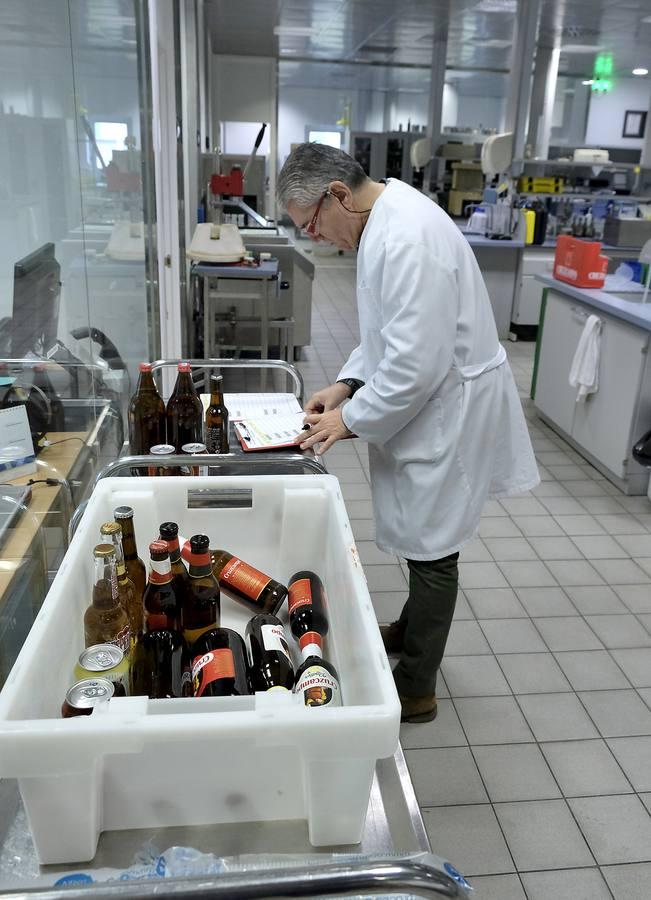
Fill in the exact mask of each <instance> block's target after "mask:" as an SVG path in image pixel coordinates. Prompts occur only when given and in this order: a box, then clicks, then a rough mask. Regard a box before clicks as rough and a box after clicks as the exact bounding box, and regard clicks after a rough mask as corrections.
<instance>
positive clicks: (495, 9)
mask: <svg viewBox="0 0 651 900" xmlns="http://www.w3.org/2000/svg"><path fill="white" fill-rule="evenodd" d="M475 10H476V11H477V12H484V13H516V12H517V11H518V0H479V3H478V4H477V6H476V7H475Z"/></svg>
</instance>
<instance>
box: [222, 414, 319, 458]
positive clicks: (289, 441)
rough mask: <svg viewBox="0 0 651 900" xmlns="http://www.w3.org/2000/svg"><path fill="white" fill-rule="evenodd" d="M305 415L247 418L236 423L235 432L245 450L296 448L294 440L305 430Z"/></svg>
mask: <svg viewBox="0 0 651 900" xmlns="http://www.w3.org/2000/svg"><path fill="white" fill-rule="evenodd" d="M304 419H305V413H304V412H303V411H302V410H301V412H296V413H292V414H290V415H284V416H279V415H276V416H271V415H268V416H261V417H259V418H253V417H250V418H249V417H247V418H246V419H243V420H242V421H241V422H236V423H235V430H236V432H237V436H238V438H239V439H240V443H241V444H242V447H243V449H244V450H273V449H276V448H278V447H294V446H296V445H295V444H294V438H295V437H296V436H297V435H298V434H300V433H301V431H302V430H303V420H304Z"/></svg>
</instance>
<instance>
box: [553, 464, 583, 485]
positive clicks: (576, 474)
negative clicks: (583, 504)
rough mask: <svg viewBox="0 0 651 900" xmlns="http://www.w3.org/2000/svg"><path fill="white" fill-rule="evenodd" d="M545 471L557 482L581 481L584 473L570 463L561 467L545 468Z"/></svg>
mask: <svg viewBox="0 0 651 900" xmlns="http://www.w3.org/2000/svg"><path fill="white" fill-rule="evenodd" d="M547 470H548V471H549V472H550V473H551V475H553V477H554V478H556V479H558V481H583V480H585V472H584V471H583V469H581V468H580V467H579V466H576V465H574V464H572V463H569V464H567V465H563V466H553V465H552V466H547Z"/></svg>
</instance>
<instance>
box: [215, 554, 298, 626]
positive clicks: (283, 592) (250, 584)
mask: <svg viewBox="0 0 651 900" xmlns="http://www.w3.org/2000/svg"><path fill="white" fill-rule="evenodd" d="M212 572H213V575H214V576H215V578H217V580H218V581H219V586H220V588H221V589H222V590H223V591H224V593H225V594H228V596H229V597H232V598H233V600H237V601H238V602H239V603H242V604H243V605H244V606H247V607H248V608H249V609H251V610H253V612H256V613H271V614H272V615H273V614H275V613H276V612H277V611H278V610H279V609H280V607H281V606H282V604H283V601H284V599H285V597H286V596H287V588H286V587H285V585H284V584H281V583H280V582H279V581H275V580H274V579H273V578H271V577H270V576H269V575H265V573H264V572H260V571H259V569H254V568H253V566H250V565H249V564H248V563H246V562H244V560H242V559H240V558H239V557H237V556H233V554H232V553H229V552H228V550H213V551H212Z"/></svg>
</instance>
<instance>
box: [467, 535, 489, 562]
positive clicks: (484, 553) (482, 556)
mask: <svg viewBox="0 0 651 900" xmlns="http://www.w3.org/2000/svg"><path fill="white" fill-rule="evenodd" d="M459 560H460V562H492V561H493V558H492V556H491V555H490V553H489V552H488V548H487V547H486V545H485V544H484V542H483V541H482V540H481V538H475V540H474V541H471V542H470V543H469V544H466V546H465V547H464V548H463V550H462V551H461V554H460V556H459Z"/></svg>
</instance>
